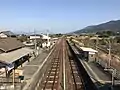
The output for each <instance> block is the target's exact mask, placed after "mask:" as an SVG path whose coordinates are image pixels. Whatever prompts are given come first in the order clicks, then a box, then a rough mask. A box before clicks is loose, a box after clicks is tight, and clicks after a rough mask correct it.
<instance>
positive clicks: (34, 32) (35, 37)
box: [34, 29, 37, 53]
mask: <svg viewBox="0 0 120 90" xmlns="http://www.w3.org/2000/svg"><path fill="white" fill-rule="evenodd" d="M34 35H35V41H34V44H35V53H36V50H37V44H36V32H35V29H34Z"/></svg>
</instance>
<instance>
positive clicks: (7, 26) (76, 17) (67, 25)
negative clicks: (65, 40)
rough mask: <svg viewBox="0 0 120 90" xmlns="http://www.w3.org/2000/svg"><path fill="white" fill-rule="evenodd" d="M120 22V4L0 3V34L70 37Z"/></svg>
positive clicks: (98, 0)
mask: <svg viewBox="0 0 120 90" xmlns="http://www.w3.org/2000/svg"><path fill="white" fill-rule="evenodd" d="M118 19H120V0H0V30H11V31H14V32H33V31H34V29H35V30H36V32H45V31H47V30H49V32H51V33H68V32H72V31H75V30H78V29H82V28H84V27H86V26H89V25H96V24H100V23H103V22H107V21H110V20H118Z"/></svg>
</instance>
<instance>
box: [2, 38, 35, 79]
mask: <svg viewBox="0 0 120 90" xmlns="http://www.w3.org/2000/svg"><path fill="white" fill-rule="evenodd" d="M32 53H33V50H32V49H28V48H26V47H25V45H24V44H22V43H21V42H20V41H18V40H17V39H16V38H10V37H9V38H0V73H1V74H0V75H2V77H8V76H9V75H10V72H11V71H12V69H17V68H18V67H19V66H22V64H23V63H24V62H26V61H29V58H30V56H31V54H32ZM2 73H5V74H2Z"/></svg>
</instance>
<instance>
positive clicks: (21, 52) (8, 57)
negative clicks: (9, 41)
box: [0, 48, 33, 63]
mask: <svg viewBox="0 0 120 90" xmlns="http://www.w3.org/2000/svg"><path fill="white" fill-rule="evenodd" d="M32 52H33V50H32V49H28V48H21V49H17V50H14V51H11V52H8V53H2V54H0V60H1V61H5V62H7V63H12V62H14V61H16V60H18V59H20V58H22V57H23V56H25V55H27V54H29V53H32Z"/></svg>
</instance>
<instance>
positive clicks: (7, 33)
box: [0, 31, 15, 36]
mask: <svg viewBox="0 0 120 90" xmlns="http://www.w3.org/2000/svg"><path fill="white" fill-rule="evenodd" d="M0 33H4V34H5V35H7V36H12V35H15V34H14V33H13V32H11V31H2V32H0Z"/></svg>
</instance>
